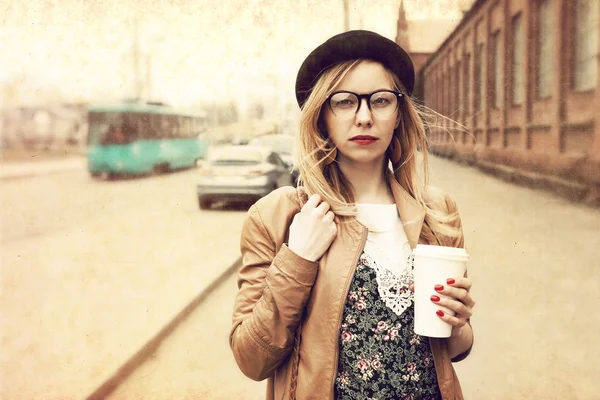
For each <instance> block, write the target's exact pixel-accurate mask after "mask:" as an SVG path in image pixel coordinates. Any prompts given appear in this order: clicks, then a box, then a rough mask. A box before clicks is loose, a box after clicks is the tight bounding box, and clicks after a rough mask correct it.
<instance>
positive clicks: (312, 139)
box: [294, 59, 459, 239]
mask: <svg viewBox="0 0 600 400" xmlns="http://www.w3.org/2000/svg"><path fill="white" fill-rule="evenodd" d="M363 61H365V60H364V59H357V60H352V61H346V62H343V63H340V64H337V65H335V66H333V67H331V68H329V69H328V70H327V71H325V72H324V73H323V74H322V75H321V76H320V77H319V79H318V80H317V82H316V84H315V85H314V87H313V88H312V91H311V93H310V95H309V96H308V98H307V99H306V101H305V103H304V105H303V107H302V111H301V113H300V122H299V125H300V126H299V135H298V136H297V143H296V148H295V154H294V161H295V162H294V164H295V165H296V167H297V168H298V170H299V172H300V178H299V185H302V186H303V187H304V188H305V190H306V192H307V193H308V194H309V195H310V194H313V193H317V194H319V195H320V196H321V199H322V200H323V201H326V202H327V203H329V205H330V206H331V209H332V210H333V211H334V212H335V213H336V214H337V215H338V216H340V217H342V220H344V219H345V217H350V216H354V215H356V205H355V202H354V193H353V190H352V185H351V184H350V182H348V180H347V179H346V178H345V177H344V174H343V173H342V171H341V170H340V169H339V167H338V164H337V162H333V163H331V164H329V165H326V164H325V163H324V161H325V159H326V158H327V156H328V155H329V154H331V153H332V152H333V151H334V144H333V142H332V141H331V140H330V139H329V138H328V135H327V132H326V131H325V128H324V126H323V123H322V120H321V110H322V108H323V105H324V104H325V101H326V99H327V98H328V97H329V96H330V95H331V93H332V92H333V91H334V89H335V88H336V87H337V85H338V84H339V83H340V82H341V81H342V79H344V77H345V76H346V74H347V73H348V72H349V71H350V70H351V69H352V68H353V67H354V66H356V65H358V64H359V63H361V62H363ZM386 71H387V72H388V74H390V76H391V77H392V79H393V81H394V84H395V86H396V90H398V91H400V92H402V93H405V94H406V90H405V89H404V86H403V85H402V82H401V81H400V79H399V78H398V77H397V76H396V75H395V74H393V73H392V72H391V71H389V70H387V69H386ZM398 112H399V113H400V118H399V119H400V123H399V125H398V127H397V128H396V129H395V130H394V135H395V137H397V138H398V139H399V140H400V148H401V150H402V155H401V158H400V162H399V163H398V164H397V166H395V168H394V170H390V169H389V168H388V171H387V173H386V180H387V183H388V185H390V184H391V183H390V180H391V179H392V178H391V175H393V176H394V178H395V179H396V180H397V181H398V182H399V183H400V185H401V186H402V187H403V188H404V189H405V190H406V191H407V192H408V193H409V194H410V195H411V196H412V197H413V198H414V199H415V200H416V201H417V202H418V203H419V204H421V205H422V206H423V207H424V209H425V223H426V225H427V226H428V227H429V229H430V230H431V231H432V232H431V233H432V234H433V232H435V233H439V234H441V235H444V236H457V235H458V233H459V232H458V230H457V229H456V228H453V226H452V225H450V224H449V223H451V222H453V221H455V220H456V219H457V218H458V215H457V214H456V213H454V214H452V215H448V214H447V213H446V212H445V210H444V209H442V210H440V208H439V204H444V205H445V199H444V198H440V197H439V195H436V194H434V192H433V191H431V190H428V184H429V170H428V150H427V147H428V141H427V136H426V128H425V122H424V119H426V120H427V121H428V123H429V122H431V123H435V120H436V118H437V117H440V116H439V114H436V113H434V112H430V111H429V110H428V109H427V108H426V107H424V106H420V105H417V104H415V103H414V102H413V101H412V100H411V99H410V96H407V95H405V96H404V98H403V99H402V102H401V103H400V105H399V106H398ZM444 118H445V117H444ZM418 155H420V156H421V160H417V156H418ZM418 164H422V166H421V171H419V165H418ZM386 168H387V167H386ZM419 172H421V173H419ZM435 205H438V206H437V207H435ZM434 207H435V208H434ZM404 222H405V223H406V222H409V221H404ZM425 233H426V235H428V234H429V232H427V231H425ZM431 239H433V237H432V238H431Z"/></svg>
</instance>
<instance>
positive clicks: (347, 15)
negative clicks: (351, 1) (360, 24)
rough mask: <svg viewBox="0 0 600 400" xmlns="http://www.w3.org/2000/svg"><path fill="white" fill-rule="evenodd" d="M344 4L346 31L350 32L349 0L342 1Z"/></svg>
mask: <svg viewBox="0 0 600 400" xmlns="http://www.w3.org/2000/svg"><path fill="white" fill-rule="evenodd" d="M342 1H343V3H344V31H346V32H347V31H349V30H350V15H349V12H350V10H349V8H350V6H349V5H348V0H342Z"/></svg>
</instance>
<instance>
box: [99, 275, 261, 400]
mask: <svg viewBox="0 0 600 400" xmlns="http://www.w3.org/2000/svg"><path fill="white" fill-rule="evenodd" d="M236 292H237V285H236V276H235V275H232V276H231V277H230V278H229V279H228V280H227V281H225V282H223V284H222V285H221V287H220V288H219V289H218V290H217V291H215V292H213V293H212V295H211V297H210V298H209V299H208V300H207V301H206V302H205V303H203V304H202V306H201V307H200V308H199V309H198V310H197V311H196V312H194V313H192V314H191V315H190V317H189V318H188V319H187V320H186V321H184V322H183V323H182V325H181V327H180V328H179V329H177V330H176V331H175V333H174V334H173V335H172V336H170V337H169V338H168V339H167V340H166V341H165V342H164V343H163V345H162V346H161V347H160V348H159V349H158V351H157V352H156V353H155V354H154V355H153V356H152V357H151V359H150V360H148V362H146V363H145V364H144V365H143V366H142V367H141V368H139V369H138V370H137V371H136V372H135V373H134V374H133V375H131V377H130V378H129V379H127V380H126V381H125V382H124V383H123V384H122V385H121V386H120V387H119V388H118V389H117V390H116V391H115V392H114V393H112V395H111V396H109V397H108V400H129V399H146V400H154V399H155V400H159V399H160V400H169V399H173V400H183V399H189V400H192V399H211V400H230V399H244V400H262V399H264V398H265V382H254V381H252V380H250V379H248V378H246V377H245V376H244V375H243V374H242V373H241V372H240V370H239V369H238V367H237V364H236V363H235V360H234V358H233V356H232V354H231V350H230V349H229V343H228V339H229V329H231V311H232V310H233V301H234V298H235V294H236Z"/></svg>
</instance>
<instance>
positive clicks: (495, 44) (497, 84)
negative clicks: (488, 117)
mask: <svg viewBox="0 0 600 400" xmlns="http://www.w3.org/2000/svg"><path fill="white" fill-rule="evenodd" d="M492 56H493V59H492V71H493V74H494V79H493V80H492V83H493V85H494V86H493V88H492V98H491V100H492V107H494V108H500V107H502V81H501V73H502V47H501V44H500V31H498V32H496V33H494V35H493V36H492Z"/></svg>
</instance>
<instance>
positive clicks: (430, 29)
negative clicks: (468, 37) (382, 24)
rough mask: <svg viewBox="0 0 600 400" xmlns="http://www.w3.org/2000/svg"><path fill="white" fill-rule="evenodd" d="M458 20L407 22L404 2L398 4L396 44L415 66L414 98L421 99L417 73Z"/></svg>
mask: <svg viewBox="0 0 600 400" xmlns="http://www.w3.org/2000/svg"><path fill="white" fill-rule="evenodd" d="M458 22H459V21H458V20H451V19H424V20H409V19H407V17H406V10H405V8H404V0H402V1H401V2H400V10H399V12H398V22H397V29H396V43H398V45H400V47H402V48H403V49H404V50H406V51H407V52H408V54H409V55H410V57H411V59H412V61H413V64H414V66H415V74H416V76H417V79H416V85H415V86H416V87H415V96H417V97H421V92H422V90H420V79H419V71H420V70H421V68H422V67H423V65H425V62H426V61H427V60H428V59H429V57H431V55H433V53H435V51H436V50H437V48H438V47H439V46H440V44H442V42H443V41H444V39H445V38H446V37H448V35H449V34H450V33H451V32H452V30H453V29H454V28H455V27H456V25H457V24H458Z"/></svg>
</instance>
